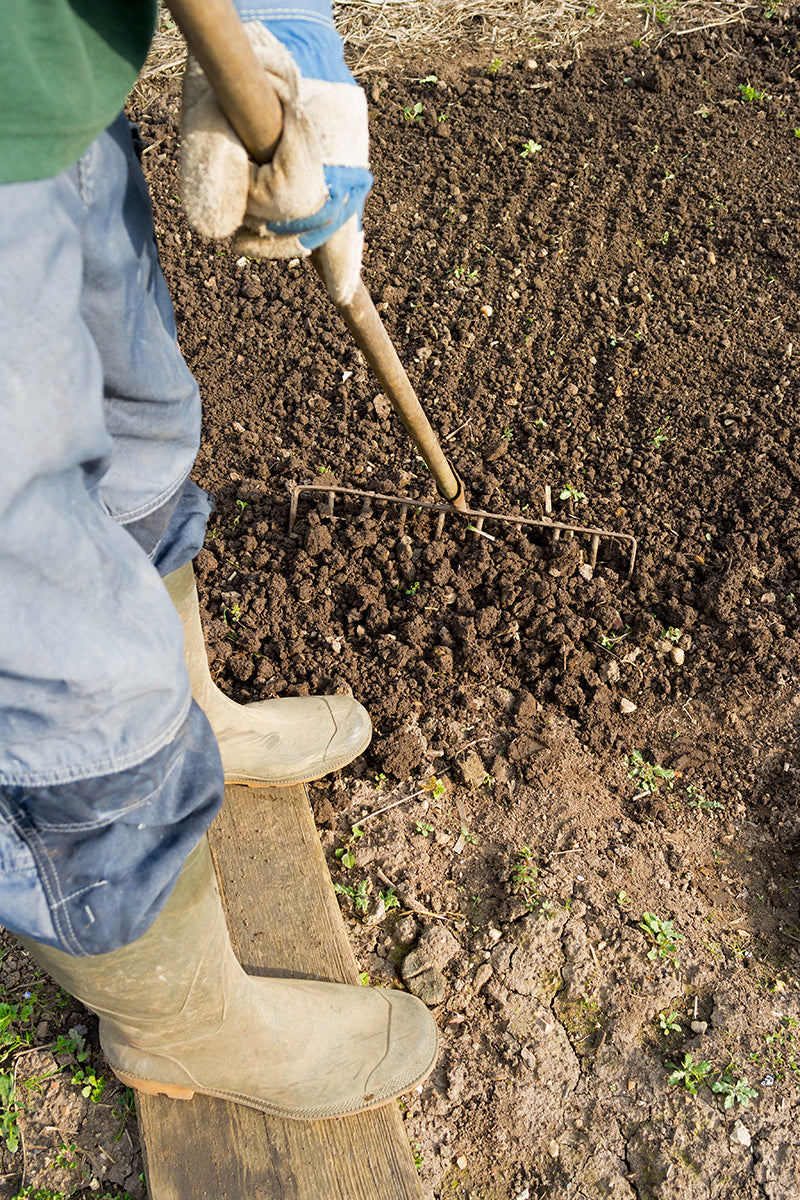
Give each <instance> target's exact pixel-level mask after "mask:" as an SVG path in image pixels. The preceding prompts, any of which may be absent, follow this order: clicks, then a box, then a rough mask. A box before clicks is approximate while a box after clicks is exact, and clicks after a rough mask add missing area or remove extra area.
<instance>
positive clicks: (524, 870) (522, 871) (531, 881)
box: [511, 846, 539, 912]
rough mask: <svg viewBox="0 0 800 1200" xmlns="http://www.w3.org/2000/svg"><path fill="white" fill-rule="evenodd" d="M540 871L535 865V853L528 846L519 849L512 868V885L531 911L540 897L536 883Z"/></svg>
mask: <svg viewBox="0 0 800 1200" xmlns="http://www.w3.org/2000/svg"><path fill="white" fill-rule="evenodd" d="M537 875H538V871H537V870H536V867H535V865H534V861H533V854H532V853H531V851H530V849H529V848H528V847H527V846H523V847H522V848H521V849H520V850H518V851H517V861H516V862H515V864H514V866H513V867H512V868H511V885H512V887H513V889H514V891H515V892H517V893H518V894H519V895H520V896H521V897H522V899H523V900H524V902H525V906H526V907H527V909H528V911H529V912H533V910H534V908H535V906H536V902H537V901H538V899H539V888H538V887H537V885H536V878H537Z"/></svg>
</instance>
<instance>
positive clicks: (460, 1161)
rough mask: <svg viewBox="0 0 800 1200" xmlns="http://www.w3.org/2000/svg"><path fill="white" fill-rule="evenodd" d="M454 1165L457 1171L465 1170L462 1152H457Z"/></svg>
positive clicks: (465, 1162)
mask: <svg viewBox="0 0 800 1200" xmlns="http://www.w3.org/2000/svg"><path fill="white" fill-rule="evenodd" d="M456 1166H457V1167H458V1169H459V1171H466V1169H467V1160H466V1159H465V1158H464V1155H463V1154H459V1156H458V1158H457V1159H456Z"/></svg>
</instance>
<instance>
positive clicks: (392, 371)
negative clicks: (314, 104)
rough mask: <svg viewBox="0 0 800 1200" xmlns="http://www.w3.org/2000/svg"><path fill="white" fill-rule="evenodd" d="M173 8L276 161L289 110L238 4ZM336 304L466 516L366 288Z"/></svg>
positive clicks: (236, 117)
mask: <svg viewBox="0 0 800 1200" xmlns="http://www.w3.org/2000/svg"><path fill="white" fill-rule="evenodd" d="M169 7H170V9H171V11H172V15H173V16H174V17H175V20H176V21H177V23H178V26H179V27H180V30H181V32H182V33H183V36H184V37H185V38H186V43H187V45H188V47H189V49H190V50H191V52H192V54H193V55H194V57H195V58H196V59H197V61H198V63H199V64H200V66H201V67H202V69H203V71H204V72H205V74H206V77H207V79H208V81H209V83H210V84H211V87H212V88H213V89H214V92H215V94H216V97H217V99H218V100H219V103H220V107H221V108H222V111H223V112H224V113H225V115H226V117H227V118H228V120H229V121H230V123H231V125H232V126H233V128H234V129H235V131H236V133H237V134H238V136H239V138H240V139H241V141H242V144H243V145H244V146H245V148H246V149H247V151H248V153H249V154H250V155H251V157H252V158H253V159H254V161H255V162H258V163H264V162H269V161H270V159H271V158H272V155H273V154H274V152H275V147H276V146H277V144H278V142H279V141H280V136H281V130H282V128H283V110H282V108H281V103H280V100H279V99H278V96H277V95H276V93H275V91H274V90H273V88H272V87H271V86H270V84H269V82H268V80H267V77H266V75H265V73H264V71H262V69H261V67H260V65H259V62H258V59H257V58H256V56H255V53H254V51H253V48H252V46H251V45H250V42H249V40H248V38H247V34H246V33H245V31H244V27H243V25H242V22H241V21H240V20H239V14H238V13H237V11H236V9H235V8H234V6H233V3H232V0H169ZM324 254H325V247H324V246H321V247H320V249H319V250H315V251H314V253H313V254H312V256H311V257H312V262H314V264H315V266H316V267H317V270H318V271H319V270H320V267H319V262H320V259H321V258H323V257H324ZM321 273H322V272H321V271H320V274H321ZM334 303H335V304H336V308H337V309H338V311H339V314H340V315H341V317H342V319H343V320H344V322H345V324H346V325H347V328H348V329H349V330H350V332H351V333H352V335H353V337H354V338H355V340H356V342H357V343H358V346H359V348H360V349H361V351H362V353H363V354H364V357H365V358H366V360H367V362H368V363H369V365H370V366H371V367H372V370H373V371H374V373H375V375H376V377H377V379H378V382H379V383H380V385H381V387H382V388H383V390H384V392H385V393H386V395H387V396H388V397H389V400H390V402H391V405H392V408H393V409H394V411H395V412H396V413H397V415H398V417H399V418H400V420H401V421H402V422H403V425H404V426H405V428H406V431H407V433H408V435H409V437H410V438H411V440H412V442H413V443H414V445H415V446H416V448H417V450H418V451H419V453H420V455H421V457H422V458H423V460H424V462H425V464H426V466H427V467H428V470H429V471H430V472H431V474H432V475H433V477H434V479H435V480H436V486H437V488H438V489H439V494H440V495H441V496H442V497H443V499H444V500H446V501H447V502H448V503H449V504H452V505H454V507H456V508H459V509H466V507H467V502H466V498H465V496H464V488H463V485H462V483H461V480H460V479H459V477H458V476H457V475H456V473H455V471H454V470H453V468H452V467H451V465H450V463H449V462H448V460H447V458H446V456H445V454H444V452H443V450H442V447H441V445H440V444H439V439H438V438H437V436H436V434H435V433H434V431H433V428H432V427H431V424H430V421H429V420H428V418H427V417H426V415H425V412H424V410H423V408H422V405H421V404H420V402H419V400H418V398H417V395H416V392H415V391H414V389H413V387H412V386H411V381H410V379H409V378H408V375H407V373H406V370H405V368H404V366H403V364H402V363H401V362H400V359H399V357H398V355H397V351H396V350H395V348H394V345H393V344H392V341H391V338H390V337H389V335H388V333H387V332H386V329H385V328H384V325H383V322H382V321H381V319H380V317H379V315H378V312H377V309H376V308H375V305H374V304H373V302H372V299H371V298H370V295H369V292H368V291H367V289H366V287H365V286H364V283H363V281H362V280H359V281H358V284H357V286H356V290H355V294H354V296H353V298H352V300H350V301H349V302H348V303H346V304H340V303H337V302H335V301H334Z"/></svg>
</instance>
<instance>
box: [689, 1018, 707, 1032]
mask: <svg viewBox="0 0 800 1200" xmlns="http://www.w3.org/2000/svg"><path fill="white" fill-rule="evenodd" d="M691 1028H692V1033H705V1031H706V1030H707V1029H708V1021H692V1026H691Z"/></svg>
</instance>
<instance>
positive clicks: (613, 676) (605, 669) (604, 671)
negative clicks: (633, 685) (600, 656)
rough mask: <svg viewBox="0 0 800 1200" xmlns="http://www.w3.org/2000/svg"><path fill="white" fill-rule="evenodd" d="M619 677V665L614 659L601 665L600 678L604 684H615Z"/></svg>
mask: <svg viewBox="0 0 800 1200" xmlns="http://www.w3.org/2000/svg"><path fill="white" fill-rule="evenodd" d="M619 677H620V670H619V663H618V662H617V660H616V659H615V658H612V659H611V660H610V661H609V662H607V663H603V665H602V667H601V668H600V678H601V679H602V680H603V682H604V683H617V681H618V680H619Z"/></svg>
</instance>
